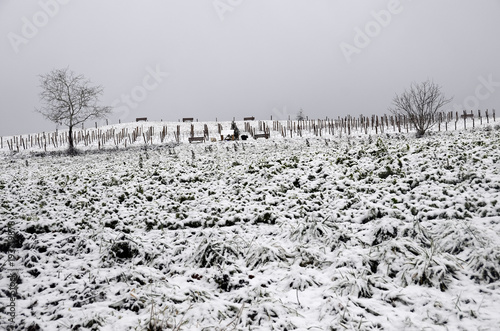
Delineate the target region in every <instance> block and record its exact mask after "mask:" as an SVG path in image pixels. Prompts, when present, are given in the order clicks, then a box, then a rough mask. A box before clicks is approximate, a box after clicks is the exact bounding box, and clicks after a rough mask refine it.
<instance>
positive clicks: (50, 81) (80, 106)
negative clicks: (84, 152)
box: [36, 68, 112, 154]
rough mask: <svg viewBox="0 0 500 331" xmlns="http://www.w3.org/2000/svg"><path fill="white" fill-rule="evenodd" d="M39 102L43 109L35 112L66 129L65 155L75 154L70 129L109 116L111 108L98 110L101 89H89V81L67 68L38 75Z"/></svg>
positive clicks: (95, 87) (101, 107)
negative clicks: (66, 146) (40, 89)
mask: <svg viewBox="0 0 500 331" xmlns="http://www.w3.org/2000/svg"><path fill="white" fill-rule="evenodd" d="M40 87H41V88H42V92H40V99H41V101H42V102H43V106H42V107H41V108H39V109H36V111H37V112H38V113H40V114H42V115H43V116H44V117H45V118H47V119H49V120H51V121H52V122H55V123H57V124H59V125H62V124H64V125H66V126H67V127H68V129H69V132H68V142H69V146H68V151H69V153H70V154H73V153H75V152H76V150H75V146H74V142H73V127H75V126H76V125H78V124H81V123H83V122H85V121H87V120H89V119H94V118H102V117H104V116H106V115H107V114H109V113H110V112H111V109H112V108H111V107H103V106H98V105H97V102H98V100H99V97H100V96H101V95H102V93H103V88H102V87H101V86H91V82H90V80H88V79H86V78H85V77H84V76H83V75H76V74H75V73H74V72H73V71H71V70H69V68H64V69H54V70H52V71H51V72H50V73H48V74H46V75H40Z"/></svg>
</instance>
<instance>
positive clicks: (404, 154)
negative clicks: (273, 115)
mask: <svg viewBox="0 0 500 331" xmlns="http://www.w3.org/2000/svg"><path fill="white" fill-rule="evenodd" d="M499 146H500V137H499V136H498V132H497V131H496V130H484V129H481V130H477V131H475V132H471V131H459V132H453V133H439V134H437V133H436V134H432V135H430V136H428V137H426V138H421V139H418V140H416V139H413V138H411V136H410V135H406V134H391V135H385V134H384V135H379V136H368V135H366V136H360V137H356V138H354V137H351V138H349V137H345V136H344V137H343V138H335V139H323V138H319V137H309V138H308V139H305V138H300V137H299V138H297V137H294V138H292V139H290V138H279V139H277V138H276V139H270V140H249V141H245V142H242V141H240V142H217V143H206V144H186V143H181V144H172V143H169V144H161V145H160V144H158V145H155V146H147V147H144V146H143V147H132V148H128V149H123V148H121V149H119V150H108V151H105V152H97V151H96V152H93V153H87V154H85V155H79V156H75V157H66V156H60V155H59V156H57V155H50V154H48V155H46V156H29V154H22V153H21V154H18V155H5V156H3V157H2V158H0V189H1V192H0V200H1V209H0V217H1V222H2V228H1V231H2V239H1V243H0V248H1V256H2V261H1V262H2V269H1V277H2V278H1V279H0V295H1V298H0V299H1V302H2V305H4V304H8V303H9V302H10V301H9V300H10V299H9V294H10V293H9V291H8V287H9V278H7V277H8V276H9V275H10V274H11V273H12V272H11V271H10V269H11V268H17V269H19V270H18V274H19V280H18V283H19V287H18V292H17V293H18V295H17V299H16V301H15V303H16V313H17V316H16V317H15V321H16V323H17V325H18V327H17V329H18V330H25V329H27V328H28V326H31V330H57V329H61V330H66V329H68V330H169V329H175V330H233V329H234V330H272V329H274V330H293V329H296V330H344V329H347V330H498V329H499V326H500V315H499V314H498V311H500V288H499V286H500V238H499V234H500V204H499V200H500V168H499V166H498V164H499V160H500V153H499ZM9 221H10V222H11V225H12V227H11V229H12V230H13V232H14V233H15V235H14V236H13V237H12V238H10V239H13V240H10V241H9V240H8V239H9V238H8V236H7V235H8V228H9V226H8V223H7V222H9ZM7 253H11V254H13V255H12V257H15V259H13V260H12V265H10V263H9V260H8V254H7ZM4 307H5V306H4ZM6 312H8V308H3V309H2V314H1V316H2V322H4V323H7V319H8V316H7V315H6V314H5V313H6ZM37 326H38V328H37Z"/></svg>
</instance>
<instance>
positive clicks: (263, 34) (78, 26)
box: [0, 0, 500, 136]
mask: <svg viewBox="0 0 500 331" xmlns="http://www.w3.org/2000/svg"><path fill="white" fill-rule="evenodd" d="M499 14H500V1H499V0H482V1H463V0H462V1H457V0H454V1H452V0H443V1H435V0H420V1H409V0H401V1H393V0H390V1H368V0H365V1H361V0H358V1H347V0H343V1H335V0H312V1H311V0H308V1H306V0H205V1H199V0H198V1H196V0H163V1H160V0H156V1H131V0H106V1H102V0H101V1H97V0H85V1H83V0H81V1H78V0H64V1H63V0H40V1H13V0H0V36H1V39H0V56H1V57H0V58H1V61H0V73H1V75H0V91H1V95H0V96H1V97H0V111H1V118H0V136H5V135H12V134H23V133H31V132H41V131H48V130H53V129H54V128H55V124H53V123H50V122H48V121H47V120H45V119H44V118H43V117H42V116H41V115H39V114H37V113H35V112H34V108H35V107H37V106H38V105H39V99H38V93H39V87H38V84H39V81H38V75H40V74H45V73H48V72H49V71H50V70H52V69H54V68H63V67H66V66H69V67H70V69H71V70H73V71H75V72H76V73H79V74H83V75H85V76H86V77H87V78H89V79H91V80H92V81H93V82H94V83H95V84H99V85H103V87H104V95H103V96H102V98H101V100H102V104H103V105H113V106H114V107H115V114H114V115H113V116H111V117H110V123H116V122H118V118H121V120H122V121H134V120H135V118H136V117H143V116H144V117H148V118H149V119H150V120H160V119H163V120H164V121H166V120H167V121H176V120H178V119H179V118H182V117H195V118H198V119H199V120H200V121H202V120H215V118H216V117H217V118H218V119H219V120H230V119H232V118H233V117H236V118H237V119H242V118H243V117H244V116H255V117H256V118H258V119H269V118H270V116H271V115H272V116H273V118H275V119H279V118H281V119H286V118H288V115H291V116H292V117H294V116H295V115H296V113H297V112H298V111H299V109H300V108H302V109H303V110H304V113H305V114H306V115H308V116H309V117H312V118H325V117H327V116H328V117H330V118H332V117H337V116H344V115H348V114H351V115H359V114H365V115H371V114H383V113H386V112H387V108H388V107H389V106H390V104H391V100H392V97H393V96H394V94H395V93H396V92H401V91H403V90H404V89H405V88H406V87H407V86H408V85H409V84H410V83H411V82H412V81H416V82H419V81H422V80H426V79H427V78H430V79H433V80H434V81H435V82H436V83H438V84H440V85H441V86H442V87H443V91H444V92H445V93H446V94H447V95H448V96H454V100H453V103H452V104H451V105H450V107H449V109H463V108H464V107H466V108H467V109H471V108H472V107H474V108H475V109H477V108H480V109H486V108H489V109H492V108H496V109H497V113H499V115H500V65H499V59H500V39H499V32H500V19H499V18H500V15H499ZM360 31H361V32H360ZM101 122H102V121H101ZM91 124H92V123H89V125H91Z"/></svg>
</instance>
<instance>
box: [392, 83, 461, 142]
mask: <svg viewBox="0 0 500 331" xmlns="http://www.w3.org/2000/svg"><path fill="white" fill-rule="evenodd" d="M452 99H453V98H450V99H446V97H445V96H444V94H443V93H442V92H441V87H440V86H439V85H437V84H435V83H434V82H432V81H430V80H427V81H425V82H423V83H420V84H416V83H412V84H411V86H410V89H409V90H405V91H404V93H402V94H401V95H396V96H395V97H394V99H393V100H392V103H393V105H394V108H392V109H390V111H391V112H392V113H393V114H394V115H396V116H397V115H406V116H408V119H409V121H410V123H412V124H413V125H414V126H415V129H416V130H417V137H421V136H423V135H424V134H425V132H427V130H428V129H429V128H431V127H432V126H433V125H434V124H435V123H436V120H437V118H436V114H437V112H438V111H439V109H440V108H441V107H443V106H444V105H446V104H447V103H449V102H450V101H451V100H452Z"/></svg>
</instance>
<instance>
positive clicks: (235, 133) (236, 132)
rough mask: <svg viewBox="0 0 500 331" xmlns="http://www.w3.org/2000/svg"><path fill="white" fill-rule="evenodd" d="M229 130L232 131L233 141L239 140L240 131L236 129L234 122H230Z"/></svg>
mask: <svg viewBox="0 0 500 331" xmlns="http://www.w3.org/2000/svg"><path fill="white" fill-rule="evenodd" d="M231 130H234V139H240V129H238V126H237V125H236V122H235V121H232V122H231Z"/></svg>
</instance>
